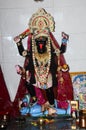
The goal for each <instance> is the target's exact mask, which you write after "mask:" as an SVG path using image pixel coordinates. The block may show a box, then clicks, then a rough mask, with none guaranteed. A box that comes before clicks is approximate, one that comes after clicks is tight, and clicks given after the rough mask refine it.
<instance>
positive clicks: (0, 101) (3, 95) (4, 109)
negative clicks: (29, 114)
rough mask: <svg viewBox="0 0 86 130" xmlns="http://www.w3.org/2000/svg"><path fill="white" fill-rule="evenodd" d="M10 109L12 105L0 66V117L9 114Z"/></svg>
mask: <svg viewBox="0 0 86 130" xmlns="http://www.w3.org/2000/svg"><path fill="white" fill-rule="evenodd" d="M11 107H12V103H11V100H10V96H9V93H8V89H7V86H6V83H5V80H4V76H3V73H2V69H1V66H0V115H4V114H8V113H10V111H11Z"/></svg>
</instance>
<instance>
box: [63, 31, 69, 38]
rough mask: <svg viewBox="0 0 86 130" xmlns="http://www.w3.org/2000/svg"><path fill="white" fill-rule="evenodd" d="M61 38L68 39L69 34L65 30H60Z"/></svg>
mask: <svg viewBox="0 0 86 130" xmlns="http://www.w3.org/2000/svg"><path fill="white" fill-rule="evenodd" d="M62 38H64V39H66V40H69V35H68V34H66V33H65V32H62Z"/></svg>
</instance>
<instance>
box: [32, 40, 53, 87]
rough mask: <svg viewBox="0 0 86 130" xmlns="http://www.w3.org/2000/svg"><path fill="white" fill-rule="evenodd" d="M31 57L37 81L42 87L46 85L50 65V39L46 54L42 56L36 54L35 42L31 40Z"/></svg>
mask: <svg viewBox="0 0 86 130" xmlns="http://www.w3.org/2000/svg"><path fill="white" fill-rule="evenodd" d="M32 55H33V63H34V68H35V74H36V77H37V80H38V81H39V82H40V84H41V85H44V84H46V83H47V78H48V74H49V69H50V64H51V46H50V38H48V43H47V52H46V53H43V54H39V53H38V52H37V48H36V44H35V41H34V39H33V38H32Z"/></svg>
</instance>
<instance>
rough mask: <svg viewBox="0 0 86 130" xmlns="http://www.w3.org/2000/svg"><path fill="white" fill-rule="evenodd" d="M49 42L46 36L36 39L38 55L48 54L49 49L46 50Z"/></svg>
mask: <svg viewBox="0 0 86 130" xmlns="http://www.w3.org/2000/svg"><path fill="white" fill-rule="evenodd" d="M47 41H48V38H47V37H44V36H41V37H39V38H37V39H35V42H36V46H37V50H38V53H40V54H43V53H45V52H46V50H47V48H46V44H47Z"/></svg>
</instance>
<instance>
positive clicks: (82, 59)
mask: <svg viewBox="0 0 86 130" xmlns="http://www.w3.org/2000/svg"><path fill="white" fill-rule="evenodd" d="M39 8H45V10H46V11H47V12H49V13H50V14H51V15H52V16H53V17H54V19H55V25H56V29H55V32H54V36H55V37H56V39H57V40H58V42H59V44H60V43H61V32H62V31H65V32H66V33H68V34H69V35H70V40H69V43H68V47H67V52H66V53H65V54H64V56H65V59H66V61H67V63H68V64H69V66H70V72H75V71H76V72H77V71H86V50H85V47H86V14H85V12H86V0H72V1H71V0H44V1H43V2H35V1H34V0H0V64H1V67H2V71H3V73H4V78H5V81H6V84H7V87H8V90H9V94H10V97H11V100H12V101H13V100H14V98H15V94H16V91H17V89H18V84H19V81H20V76H19V75H17V74H16V71H15V65H16V64H20V65H23V62H24V58H23V57H21V56H20V55H19V54H18V50H17V47H16V44H15V43H14V41H13V38H14V37H15V36H16V35H18V34H20V33H21V32H23V31H24V30H25V29H27V27H28V21H29V19H30V17H31V16H32V14H33V13H35V12H36V11H37V10H38V9H39ZM24 46H25V47H26V41H24Z"/></svg>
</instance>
